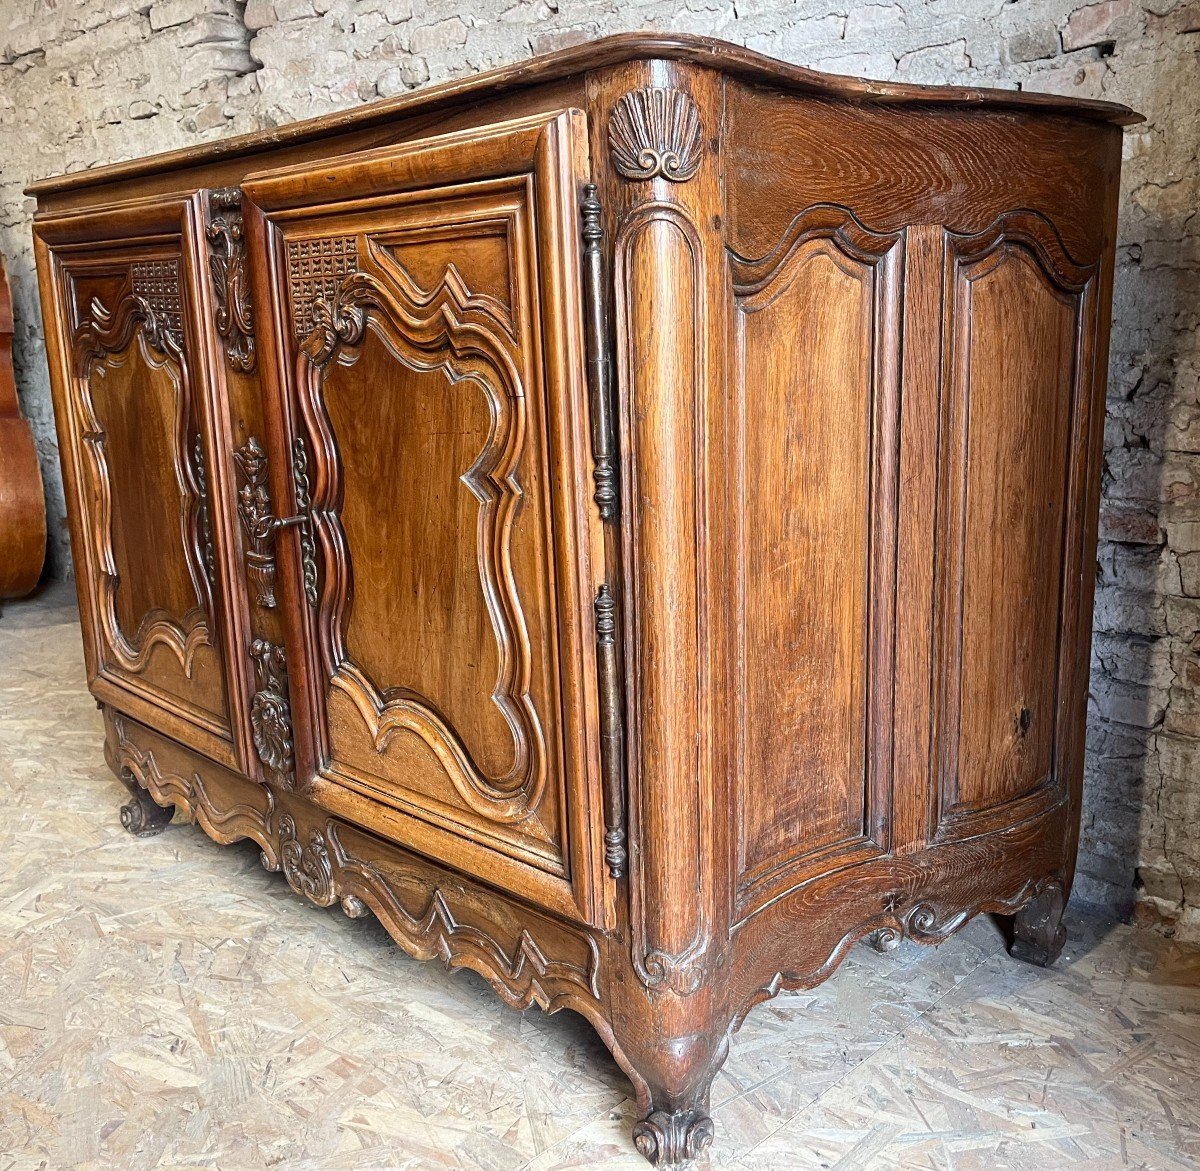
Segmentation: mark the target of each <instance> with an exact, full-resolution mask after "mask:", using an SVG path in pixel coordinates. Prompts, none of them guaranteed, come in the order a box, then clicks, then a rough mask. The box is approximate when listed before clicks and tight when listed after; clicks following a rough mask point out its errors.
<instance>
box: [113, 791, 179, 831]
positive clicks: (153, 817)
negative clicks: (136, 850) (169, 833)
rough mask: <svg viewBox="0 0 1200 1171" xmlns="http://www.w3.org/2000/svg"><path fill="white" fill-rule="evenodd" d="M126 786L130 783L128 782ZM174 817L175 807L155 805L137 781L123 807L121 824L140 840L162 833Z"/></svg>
mask: <svg viewBox="0 0 1200 1171" xmlns="http://www.w3.org/2000/svg"><path fill="white" fill-rule="evenodd" d="M130 779H131V780H132V778H130ZM126 784H129V782H128V781H126ZM174 816H175V806H174V805H168V806H167V807H166V808H165V809H164V808H163V807H162V806H161V805H157V804H155V802H154V799H153V798H152V797H151V796H150V794H149V793H147V792H146V790H145V789H143V788H142V787H141V786H140V785H139V784H138V783H137V782H136V781H134V782H133V784H132V786H131V787H130V789H129V800H128V802H126V804H124V805H122V806H121V824H122V825H123V826H124V827H125V828H126V829H127V830H128V831H129V832H130V833H131V834H133V835H134V837H138V838H149V837H153V836H154V835H155V834H160V833H162V831H163V830H164V829H166V827H167V826H168V825H169V824H170V822H171V818H172V817H174Z"/></svg>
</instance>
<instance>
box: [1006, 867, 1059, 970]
mask: <svg viewBox="0 0 1200 1171" xmlns="http://www.w3.org/2000/svg"><path fill="white" fill-rule="evenodd" d="M1062 916H1063V890H1062V887H1061V886H1059V884H1058V883H1057V882H1053V883H1050V884H1049V885H1048V886H1047V887H1045V889H1044V890H1043V891H1042V892H1041V894H1039V895H1038V896H1037V898H1035V899H1034V900H1033V902H1031V903H1028V904H1026V905H1025V906H1024V907H1022V908H1021V909H1020V910H1019V911H1018V912H1017V913H1016V915H1014V916H1013V941H1012V946H1011V947H1010V948H1009V949H1008V953H1009V955H1011V956H1013V957H1015V958H1016V959H1018V960H1024V961H1025V962H1026V963H1028V964H1037V965H1038V967H1040V968H1048V967H1050V965H1051V964H1052V963H1054V961H1055V960H1056V959H1058V957H1059V956H1060V955H1061V954H1062V949H1063V945H1064V944H1065V943H1066V942H1067V929H1066V928H1065V927H1064V926H1063V925H1062Z"/></svg>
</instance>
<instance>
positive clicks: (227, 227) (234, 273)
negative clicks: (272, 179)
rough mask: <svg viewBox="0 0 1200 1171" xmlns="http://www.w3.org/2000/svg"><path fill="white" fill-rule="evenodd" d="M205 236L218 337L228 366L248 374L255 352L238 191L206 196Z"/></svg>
mask: <svg viewBox="0 0 1200 1171" xmlns="http://www.w3.org/2000/svg"><path fill="white" fill-rule="evenodd" d="M205 235H206V236H207V237H208V249H209V271H210V272H211V274H212V284H213V300H214V303H215V308H214V310H213V320H214V323H215V324H216V327H217V333H218V334H219V335H220V337H221V340H222V341H223V342H224V343H225V357H226V358H227V359H228V361H229V364H230V366H232V367H233V369H235V370H238V371H240V372H241V373H243V374H249V373H250V372H251V371H252V370H253V369H254V366H255V362H256V352H255V344H254V315H253V309H252V307H251V304H250V282H249V279H248V275H247V272H246V243H245V239H244V235H243V230H242V192H241V189H240V188H238V187H222V188H220V189H219V190H216V191H210V192H209V196H208V224H207V226H206V228H205Z"/></svg>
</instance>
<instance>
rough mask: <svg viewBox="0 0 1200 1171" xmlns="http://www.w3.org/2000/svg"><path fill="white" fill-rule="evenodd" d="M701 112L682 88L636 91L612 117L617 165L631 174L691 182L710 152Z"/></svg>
mask: <svg viewBox="0 0 1200 1171" xmlns="http://www.w3.org/2000/svg"><path fill="white" fill-rule="evenodd" d="M703 133H704V132H703V129H702V127H701V125H700V111H699V109H697V107H696V103H695V102H694V101H692V99H691V98H690V97H688V95H687V94H685V93H684V92H683V91H682V90H678V89H664V88H660V87H657V86H650V87H648V88H646V89H637V90H632V91H631V92H630V93H627V94H626V95H625V96H624V97H623V98H621V99H620V101H618V102H617V104H616V105H615V106H614V107H613V110H612V113H611V114H610V115H609V118H608V145H609V149H610V150H611V151H612V157H613V165H614V166H615V167H616V168H617V171H618V172H619V173H620V174H621V175H623V176H624V177H625V178H626V179H658V178H663V179H669V180H670V181H671V182H672V183H685V182H687V180H688V179H690V178H691V177H692V176H693V175H694V174H695V173H696V171H697V170H698V169H699V167H700V159H701V156H702V155H703V153H704V141H703Z"/></svg>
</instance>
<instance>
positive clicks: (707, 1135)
mask: <svg viewBox="0 0 1200 1171" xmlns="http://www.w3.org/2000/svg"><path fill="white" fill-rule="evenodd" d="M706 1109H707V1107H706ZM712 1140H713V1123H712V1119H711V1118H709V1116H708V1115H707V1114H706V1113H703V1112H702V1111H700V1110H681V1111H678V1112H676V1113H669V1112H667V1111H666V1110H652V1111H651V1112H650V1114H649V1115H648V1116H647V1117H646V1118H643V1119H642V1121H641V1122H639V1123H637V1124H636V1125H635V1126H634V1128H633V1142H634V1146H636V1147H637V1149H638V1152H639V1153H640V1154H641V1155H642V1157H643V1158H645V1159H648V1160H649V1161H650V1162H651V1163H652V1164H653V1165H654V1166H655V1167H666V1166H671V1165H673V1164H676V1163H684V1162H686V1161H687V1160H688V1159H694V1158H696V1156H697V1155H699V1154H700V1152H701V1151H703V1150H705V1149H706V1148H707V1147H708V1146H709V1145H710V1144H711V1143H712Z"/></svg>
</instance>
